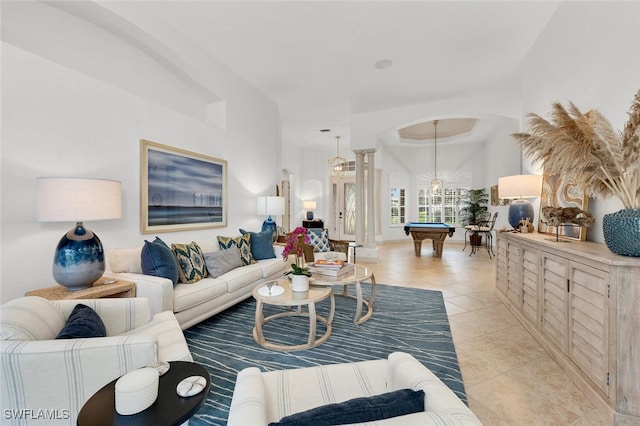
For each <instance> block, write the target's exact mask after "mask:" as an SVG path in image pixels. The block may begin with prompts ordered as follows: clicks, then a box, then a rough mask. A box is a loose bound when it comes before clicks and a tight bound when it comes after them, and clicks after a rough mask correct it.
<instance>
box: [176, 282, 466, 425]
mask: <svg viewBox="0 0 640 426" xmlns="http://www.w3.org/2000/svg"><path fill="white" fill-rule="evenodd" d="M363 289H364V293H365V295H366V298H367V299H368V297H369V294H368V291H369V290H370V286H369V285H368V284H364V285H363ZM355 304H356V302H355V300H352V299H347V298H344V297H339V296H336V313H335V317H334V321H333V331H332V334H331V337H329V340H327V341H326V342H325V343H323V344H322V345H320V346H318V347H316V348H313V349H307V350H303V351H297V352H276V351H272V350H268V349H264V348H262V347H260V346H258V345H257V344H256V343H255V342H254V340H253V335H252V329H253V324H254V315H255V300H253V298H250V299H247V300H245V301H244V302H241V303H239V304H238V305H236V306H234V307H232V308H230V309H228V310H226V311H224V312H222V313H220V314H218V315H215V316H214V317H212V318H210V319H208V320H206V321H203V322H201V323H200V324H197V325H195V326H193V327H191V328H189V329H188V330H185V332H184V333H185V336H186V338H187V343H188V344H189V349H190V350H191V353H192V355H193V358H194V360H195V361H196V362H198V363H199V364H202V365H203V366H204V367H205V368H206V369H207V370H208V371H209V373H210V374H211V390H210V391H209V396H208V398H207V400H206V401H205V404H204V405H203V407H202V408H201V409H200V411H199V412H198V413H197V414H196V415H195V416H194V417H193V418H192V419H191V420H190V423H189V424H190V425H192V426H193V425H225V424H226V423H227V417H228V413H229V405H230V404H231V397H232V395H233V388H234V384H235V379H236V375H237V374H238V372H239V371H240V370H242V369H243V368H246V367H259V368H261V369H262V370H263V371H271V370H281V369H288V368H298V367H310V366H315V365H320V364H335V363H341V362H354V361H363V360H371V359H379V358H386V357H387V355H388V354H389V353H391V352H394V351H402V352H407V353H410V354H411V355H413V356H414V357H416V358H417V359H418V360H419V361H420V362H422V363H423V364H424V365H425V366H427V367H428V368H429V369H430V370H431V371H433V373H434V374H435V375H436V376H438V377H439V378H440V379H441V380H442V381H443V382H444V383H445V384H446V385H447V386H449V388H451V390H453V391H454V392H455V394H456V395H457V396H458V397H459V398H460V399H462V400H463V401H464V402H465V403H466V402H467V398H466V394H465V391H464V384H463V383H462V376H461V374H460V366H459V365H458V358H457V356H456V352H455V347H454V345H453V341H452V339H451V330H450V329H449V321H448V319H447V313H446V309H445V306H444V302H443V299H442V293H441V292H439V291H430V290H419V289H411V288H403V287H393V286H387V285H378V286H377V296H376V302H375V309H374V314H373V317H371V318H370V319H369V321H367V322H365V323H364V324H361V325H355V324H353V316H354V314H355ZM328 306H329V304H328V301H327V302H321V303H319V304H317V305H316V309H317V311H318V314H319V315H326V313H327V311H328ZM275 309H277V308H273V307H268V306H265V310H264V312H265V316H268V315H270V314H272V313H275V312H278V311H276V310H275ZM279 311H280V312H281V311H282V308H280V310H279ZM308 327H309V326H308V321H307V320H306V318H300V317H289V318H281V319H278V320H275V321H273V322H270V323H267V325H265V327H264V334H265V337H266V339H267V340H268V341H272V342H274V343H284V344H286V343H288V344H298V343H302V342H305V341H306V339H307V335H308ZM282 330H285V331H284V332H282ZM324 331H325V327H324V326H323V325H322V324H321V323H318V329H317V331H316V332H317V336H321V335H322V334H323V333H324Z"/></svg>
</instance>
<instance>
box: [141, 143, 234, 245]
mask: <svg viewBox="0 0 640 426" xmlns="http://www.w3.org/2000/svg"><path fill="white" fill-rule="evenodd" d="M140 159H141V161H140V163H141V167H140V177H141V182H140V192H141V194H140V212H141V215H140V217H141V225H142V226H141V228H142V233H143V234H149V233H154V232H172V231H185V230H192V229H204V228H217V227H223V226H227V162H226V161H225V160H221V159H219V158H215V157H209V156H207V155H202V154H197V153H195V152H190V151H186V150H183V149H179V148H173V147H170V146H167V145H161V144H159V143H155V142H151V141H147V140H144V139H142V140H141V141H140Z"/></svg>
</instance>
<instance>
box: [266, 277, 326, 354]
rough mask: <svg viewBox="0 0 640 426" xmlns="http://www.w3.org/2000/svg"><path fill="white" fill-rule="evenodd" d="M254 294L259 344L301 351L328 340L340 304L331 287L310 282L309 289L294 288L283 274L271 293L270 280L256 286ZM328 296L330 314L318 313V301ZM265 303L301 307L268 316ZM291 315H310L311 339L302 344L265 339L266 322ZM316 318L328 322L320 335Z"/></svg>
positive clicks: (271, 347) (280, 349) (274, 348)
mask: <svg viewBox="0 0 640 426" xmlns="http://www.w3.org/2000/svg"><path fill="white" fill-rule="evenodd" d="M253 297H254V299H256V324H255V327H254V328H253V339H254V340H255V341H256V343H257V344H259V345H260V346H262V347H264V348H267V349H272V350H276V351H299V350H302V349H310V348H315V347H316V346H318V345H320V344H322V343H324V342H326V341H327V339H328V338H329V336H330V335H331V322H332V321H333V314H334V312H335V306H336V301H335V298H334V297H333V291H332V290H331V287H315V286H309V290H308V291H304V292H297V291H292V290H291V282H290V281H289V280H288V279H287V278H283V279H280V280H278V281H277V284H276V285H274V286H273V287H272V288H271V294H269V291H268V288H267V284H263V285H261V286H258V287H256V288H255V289H253ZM327 298H328V299H329V301H330V304H331V305H330V307H329V315H328V316H327V317H324V316H321V315H317V314H316V302H321V301H323V300H325V299H327ZM264 305H273V306H284V307H289V308H294V307H297V309H289V310H287V311H284V312H280V313H277V314H274V315H270V316H268V317H265V316H264V313H263V308H264ZM303 305H307V311H306V312H305V311H303V309H302V306H303ZM288 316H300V317H308V318H309V339H308V340H307V343H303V344H299V345H281V344H276V343H271V342H268V341H267V340H266V339H265V337H264V333H263V330H262V327H263V325H264V324H266V323H267V322H269V321H272V320H275V319H278V318H282V317H288ZM316 321H320V322H322V323H323V324H324V325H325V326H326V331H325V333H324V334H323V335H322V336H320V337H319V338H317V339H316ZM282 332H283V333H286V329H283V330H282Z"/></svg>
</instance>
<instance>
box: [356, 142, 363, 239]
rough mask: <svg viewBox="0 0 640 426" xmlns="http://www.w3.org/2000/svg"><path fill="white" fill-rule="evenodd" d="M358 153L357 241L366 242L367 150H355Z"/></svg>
mask: <svg viewBox="0 0 640 426" xmlns="http://www.w3.org/2000/svg"><path fill="white" fill-rule="evenodd" d="M354 153H355V154H356V243H358V244H364V242H365V214H364V213H365V210H364V192H365V186H364V154H365V151H361V150H358V151H354Z"/></svg>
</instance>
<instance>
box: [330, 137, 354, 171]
mask: <svg viewBox="0 0 640 426" xmlns="http://www.w3.org/2000/svg"><path fill="white" fill-rule="evenodd" d="M348 168H349V163H348V162H347V160H346V159H344V158H342V157H340V136H336V156H335V157H333V158H329V171H330V173H331V176H344V174H345V173H346V172H347V169H348Z"/></svg>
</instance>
